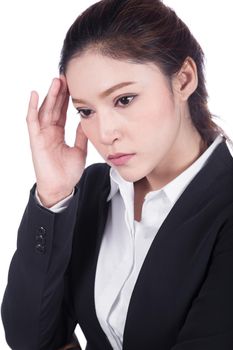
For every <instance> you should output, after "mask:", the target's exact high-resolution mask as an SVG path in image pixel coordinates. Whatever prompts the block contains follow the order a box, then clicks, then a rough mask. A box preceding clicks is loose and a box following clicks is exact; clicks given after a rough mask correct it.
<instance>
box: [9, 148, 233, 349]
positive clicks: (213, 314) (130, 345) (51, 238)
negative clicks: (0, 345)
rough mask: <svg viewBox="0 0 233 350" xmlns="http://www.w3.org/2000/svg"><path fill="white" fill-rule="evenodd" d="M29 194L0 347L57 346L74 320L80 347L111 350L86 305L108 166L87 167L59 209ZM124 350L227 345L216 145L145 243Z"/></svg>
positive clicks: (224, 215)
mask: <svg viewBox="0 0 233 350" xmlns="http://www.w3.org/2000/svg"><path fill="white" fill-rule="evenodd" d="M34 191H35V185H34V186H33V188H32V189H31V193H30V197H29V203H28V205H27V208H26V210H25V213H24V216H23V218H22V221H21V224H20V227H19V235H18V248H17V252H16V254H15V256H14V257H13V260H12V264H11V269H10V273H9V283H8V287H7V289H6V293H5V297H4V301H3V304H2V316H3V320H4V324H5V329H6V334H7V338H8V341H9V343H10V344H11V346H12V348H13V349H15V350H18V349H20V350H21V349H23V350H27V349H30V350H34V349H44V350H45V349H46V350H47V349H49V350H52V349H56V348H57V347H59V346H62V345H63V344H64V343H66V342H68V341H69V339H70V338H71V336H72V333H73V330H74V328H75V326H76V324H77V323H79V324H80V326H81V328H82V330H83V332H84V334H85V336H86V338H87V348H86V349H87V350H110V349H111V346H110V343H109V341H108V340H107V338H106V336H105V334H104V332H103V330H102V329H101V327H100V324H99V322H98V319H97V316H96V313H95V305H94V282H95V271H96V264H97V258H98V252H99V248H100V244H101V238H102V235H103V232H104V225H105V222H106V218H107V213H108V206H109V203H108V202H107V201H106V199H107V197H108V194H109V191H110V180H109V166H108V165H107V164H95V165H92V166H90V167H88V168H87V169H86V170H85V172H84V174H83V176H82V178H81V180H80V182H79V184H78V185H77V186H76V188H75V195H74V197H73V199H72V200H71V203H70V205H69V207H68V208H67V209H66V210H65V211H64V212H62V213H59V214H54V213H51V212H50V211H49V210H47V209H45V208H42V207H40V206H39V205H38V204H37V203H36V201H35V198H34ZM35 237H37V239H35ZM38 242H39V243H38ZM29 284H30V285H29ZM27 287H28V289H27ZM25 295H26V298H25ZM17 300H19V301H20V303H17ZM59 306H60V307H59ZM26 310H29V312H27V313H26ZM25 313H26V314H25ZM13 315H14V316H13ZM15 315H17V318H16V319H15ZM38 320H39V321H38ZM123 349H124V350H139V349H140V350H141V349H146V350H152V349H153V350H194V349H195V350H220V349H221V350H232V349H233V159H232V157H231V155H230V153H229V150H228V149H227V146H226V144H225V142H222V143H221V144H220V145H218V146H217V148H216V149H215V151H214V152H213V154H212V155H211V157H210V158H209V161H208V163H207V164H206V166H205V167H204V168H203V169H202V170H201V171H200V172H199V173H198V175H197V176H196V177H195V178H194V179H193V181H192V182H191V183H190V184H189V186H188V187H187V189H186V190H185V191H184V192H183V194H182V195H181V197H180V198H179V199H178V201H177V202H176V204H175V205H174V207H173V209H172V210H171V212H170V213H169V215H168V216H167V218H166V219H165V221H164V223H163V224H162V226H161V227H160V229H159V231H158V233H157V235H156V237H155V239H154V240H153V243H152V245H151V247H150V249H149V252H148V254H147V256H146V259H145V261H144V263H143V266H142V269H141V271H140V274H139V276H138V279H137V282H136V285H135V287H134V291H133V294H132V297H131V300H130V304H129V309H128V314H127V319H126V325H125V331H124V341H123Z"/></svg>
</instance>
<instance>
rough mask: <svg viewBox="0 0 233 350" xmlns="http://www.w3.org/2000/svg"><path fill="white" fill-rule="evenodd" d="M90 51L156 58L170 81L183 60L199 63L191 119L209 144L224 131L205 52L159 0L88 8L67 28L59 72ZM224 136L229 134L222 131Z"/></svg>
mask: <svg viewBox="0 0 233 350" xmlns="http://www.w3.org/2000/svg"><path fill="white" fill-rule="evenodd" d="M88 49H94V50H97V52H99V53H101V54H103V55H105V56H108V57H111V58H114V59H120V60H127V61H131V62H135V63H146V62H154V63H155V64H156V65H157V66H158V67H159V68H160V69H161V71H162V72H163V73H164V75H165V76H166V77H167V78H168V79H169V80H170V79H171V77H172V76H173V75H174V74H175V73H177V72H178V71H179V70H180V69H181V67H182V65H183V63H184V61H185V59H186V58H187V57H191V58H192V59H193V60H194V61H195V63H196V66H197V74H198V86H197V89H196V90H195V91H194V93H193V94H192V95H191V96H190V97H189V100H188V104H189V110H190V114H191V118H192V122H193V124H194V126H195V127H196V129H197V130H198V132H199V133H200V135H201V136H202V138H203V140H205V141H206V142H207V144H210V143H211V142H212V141H213V139H214V138H215V137H216V136H217V135H218V134H220V133H221V134H224V132H223V130H222V129H221V128H220V127H219V126H218V125H217V124H215V122H214V121H213V119H212V115H211V113H210V111H209V109H208V105H207V100H208V93H207V90H206V86H205V76H204V53H203V50H202V48H201V46H200V45H199V43H198V42H197V40H196V39H195V38H194V36H193V35H192V33H191V32H190V30H189V28H188V27H187V25H186V24H185V23H184V22H183V21H182V20H181V19H180V18H179V17H178V16H177V15H176V13H175V11H174V10H173V9H171V8H170V7H168V6H165V5H164V4H163V2H162V1H160V0H101V1H99V2H97V3H95V4H93V5H92V6H90V7H89V8H87V9H86V10H85V11H84V12H83V13H82V14H81V15H80V16H79V17H78V18H77V19H76V20H75V22H74V23H73V24H72V26H71V27H70V29H69V30H68V32H67V34H66V37H65V40H64V44H63V48H62V51H61V59H60V63H59V70H60V73H61V74H65V72H66V68H67V65H68V63H69V61H70V59H71V58H73V57H76V56H79V55H81V54H82V53H84V52H85V51H86V50H88ZM224 135H225V134H224Z"/></svg>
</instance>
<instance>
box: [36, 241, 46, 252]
mask: <svg viewBox="0 0 233 350" xmlns="http://www.w3.org/2000/svg"><path fill="white" fill-rule="evenodd" d="M36 251H37V252H38V253H43V254H44V253H45V246H44V245H43V244H40V243H38V244H37V245H36Z"/></svg>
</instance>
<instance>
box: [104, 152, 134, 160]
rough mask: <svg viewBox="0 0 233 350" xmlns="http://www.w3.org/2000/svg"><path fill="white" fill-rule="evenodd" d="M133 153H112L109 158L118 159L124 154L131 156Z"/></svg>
mask: <svg viewBox="0 0 233 350" xmlns="http://www.w3.org/2000/svg"><path fill="white" fill-rule="evenodd" d="M130 155H132V153H115V154H110V155H109V156H108V159H117V158H120V157H123V156H130Z"/></svg>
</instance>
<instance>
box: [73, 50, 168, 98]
mask: <svg viewBox="0 0 233 350" xmlns="http://www.w3.org/2000/svg"><path fill="white" fill-rule="evenodd" d="M66 78H67V84H68V87H69V91H70V94H71V95H73V96H77V97H79V96H80V97H81V95H83V93H85V94H86V93H87V92H88V93H89V94H91V93H92V92H93V93H97V92H98V93H99V92H101V91H105V90H107V89H109V88H110V87H111V86H114V85H117V84H120V83H122V82H137V83H138V84H140V85H141V86H142V87H148V86H150V85H151V84H157V85H161V84H164V83H166V78H165V76H164V74H163V73H162V72H161V70H160V69H159V67H158V66H157V65H156V64H154V63H134V62H132V61H129V60H128V61H127V60H119V59H113V58H111V57H107V56H104V55H101V54H98V53H94V52H87V53H85V54H83V55H81V56H77V57H74V58H72V59H71V60H70V61H69V63H68V65H67V70H66Z"/></svg>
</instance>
